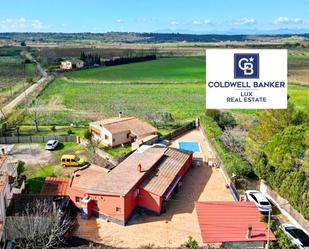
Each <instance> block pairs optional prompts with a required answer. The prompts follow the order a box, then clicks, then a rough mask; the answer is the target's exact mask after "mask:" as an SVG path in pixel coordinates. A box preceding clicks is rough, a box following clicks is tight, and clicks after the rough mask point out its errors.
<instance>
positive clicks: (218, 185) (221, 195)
mask: <svg viewBox="0 0 309 249" xmlns="http://www.w3.org/2000/svg"><path fill="white" fill-rule="evenodd" d="M178 141H196V142H199V143H200V145H201V149H202V152H200V153H195V154H194V157H197V158H203V159H204V160H206V159H207V158H208V155H209V148H210V147H209V146H208V145H207V144H206V142H205V141H204V138H203V135H202V133H201V131H199V130H193V131H191V132H189V133H187V134H185V135H184V136H182V137H180V138H178V139H177V140H176V141H174V142H173V144H172V146H177V142H178ZM196 201H233V197H232V195H231V193H230V191H229V190H228V189H226V187H225V180H224V177H223V175H222V173H221V171H220V170H219V169H217V168H211V167H208V166H206V163H204V165H201V166H193V167H191V168H190V170H189V171H188V173H187V174H186V175H185V177H184V180H183V184H182V187H181V191H180V192H179V193H178V194H177V195H176V196H175V197H174V198H173V199H171V200H170V201H169V203H168V208H167V212H166V213H165V214H162V215H160V216H155V215H151V214H148V213H146V211H144V210H138V211H137V212H135V213H134V215H133V217H132V218H131V220H130V221H129V224H128V225H127V226H125V227H123V226H120V225H117V224H114V223H107V222H106V221H104V220H101V219H91V220H82V219H81V218H80V217H78V222H79V228H78V231H77V232H76V235H77V236H79V237H82V238H85V239H89V240H92V241H96V242H99V243H103V244H106V245H109V246H115V247H126V248H139V247H142V246H146V245H154V246H157V247H162V248H175V247H179V246H180V245H181V244H183V243H185V242H186V241H187V240H188V237H189V236H192V237H193V239H195V240H196V241H197V242H198V243H199V245H202V238H201V235H200V229H199V225H198V220H197V216H196V212H195V207H194V202H196Z"/></svg>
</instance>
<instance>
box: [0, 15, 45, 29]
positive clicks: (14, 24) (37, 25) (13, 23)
mask: <svg viewBox="0 0 309 249" xmlns="http://www.w3.org/2000/svg"><path fill="white" fill-rule="evenodd" d="M42 29H44V24H43V23H42V22H41V21H40V20H27V19H25V18H24V17H20V18H6V19H2V20H1V19H0V30H1V31H9V32H10V31H37V30H42Z"/></svg>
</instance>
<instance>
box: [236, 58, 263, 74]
mask: <svg viewBox="0 0 309 249" xmlns="http://www.w3.org/2000/svg"><path fill="white" fill-rule="evenodd" d="M259 60H260V56H259V54H241V53H235V54H234V78H235V79H258V78H259V75H260V72H259V70H260V67H259Z"/></svg>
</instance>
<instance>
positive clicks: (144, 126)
mask: <svg viewBox="0 0 309 249" xmlns="http://www.w3.org/2000/svg"><path fill="white" fill-rule="evenodd" d="M90 130H91V133H92V137H93V139H94V140H96V141H97V142H98V143H100V144H103V145H104V146H107V147H115V146H119V145H122V144H131V143H133V142H135V141H147V140H149V139H153V138H154V137H155V136H156V134H157V129H156V128H155V127H153V126H152V125H150V124H148V123H147V122H145V121H142V120H140V119H138V118H135V117H121V115H120V116H119V117H114V118H109V119H104V120H100V121H96V122H92V123H90Z"/></svg>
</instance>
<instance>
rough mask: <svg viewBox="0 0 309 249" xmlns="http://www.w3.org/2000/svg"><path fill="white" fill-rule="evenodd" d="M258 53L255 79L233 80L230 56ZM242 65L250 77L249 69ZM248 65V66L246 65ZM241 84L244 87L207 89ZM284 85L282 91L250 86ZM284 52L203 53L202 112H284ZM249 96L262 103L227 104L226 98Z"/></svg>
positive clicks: (273, 50) (240, 51) (244, 50)
mask: <svg viewBox="0 0 309 249" xmlns="http://www.w3.org/2000/svg"><path fill="white" fill-rule="evenodd" d="M235 53H258V54H259V66H260V68H259V70H260V74H259V78H258V79H235V78H234V54H235ZM245 63H247V62H245V61H243V62H242V67H246V69H247V72H248V73H250V65H248V64H246V65H245ZM248 63H250V62H248ZM215 81H219V82H220V81H221V82H226V81H228V82H239V81H241V82H244V83H247V84H248V85H249V86H251V88H247V87H241V88H238V87H227V88H225V87H219V88H215V87H209V85H208V83H209V82H215ZM256 81H257V82H269V81H270V82H273V81H276V82H278V81H280V82H285V87H277V88H270V87H256V88H254V87H253V82H256ZM287 84H288V82H287V50H285V49H260V50H259V49H207V50H206V108H207V109H286V108H287ZM247 92H252V95H251V96H252V97H254V98H265V99H266V102H244V101H243V102H228V101H227V98H234V99H235V98H241V100H244V98H243V97H241V96H240V95H241V93H244V94H246V93H247Z"/></svg>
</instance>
